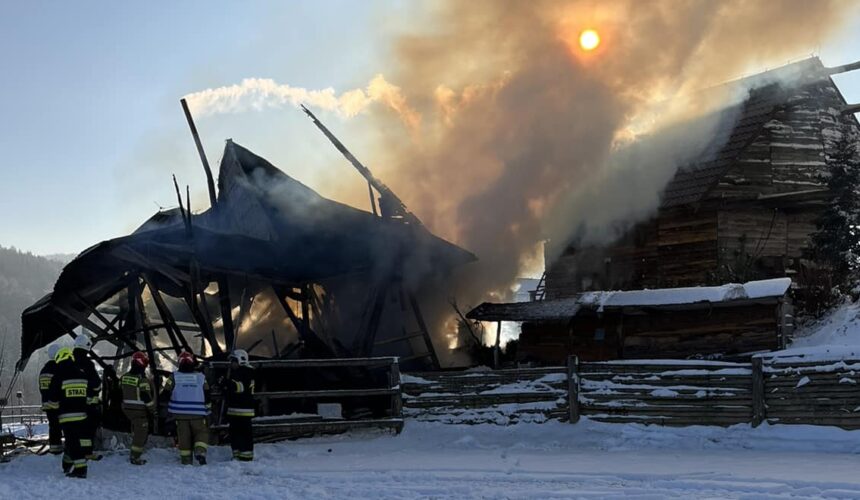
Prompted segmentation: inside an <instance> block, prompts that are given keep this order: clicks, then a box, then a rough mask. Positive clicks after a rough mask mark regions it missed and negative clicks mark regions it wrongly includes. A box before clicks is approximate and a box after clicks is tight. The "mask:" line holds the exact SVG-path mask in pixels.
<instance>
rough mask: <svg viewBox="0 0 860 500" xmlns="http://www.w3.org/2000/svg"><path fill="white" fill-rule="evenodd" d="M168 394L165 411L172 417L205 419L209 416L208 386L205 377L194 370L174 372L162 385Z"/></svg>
mask: <svg viewBox="0 0 860 500" xmlns="http://www.w3.org/2000/svg"><path fill="white" fill-rule="evenodd" d="M164 392H170V403H168V405H167V411H169V412H170V413H172V414H173V415H187V416H200V417H205V416H207V415H208V414H209V384H208V383H207V382H206V376H205V375H203V374H202V373H200V372H198V371H194V370H188V371H183V370H182V369H180V370H176V371H175V372H173V373H172V374H171V375H170V378H168V379H167V382H165V383H164Z"/></svg>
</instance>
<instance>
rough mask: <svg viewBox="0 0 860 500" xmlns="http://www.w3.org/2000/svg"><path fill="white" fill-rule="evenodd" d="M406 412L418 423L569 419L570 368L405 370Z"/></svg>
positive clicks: (404, 398) (504, 423) (404, 403)
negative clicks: (451, 370)
mask: <svg viewBox="0 0 860 500" xmlns="http://www.w3.org/2000/svg"><path fill="white" fill-rule="evenodd" d="M401 388H402V390H403V414H404V416H406V417H410V418H412V419H415V420H419V421H430V422H442V423H448V424H483V423H491V424H497V425H508V424H513V423H517V422H537V423H542V422H546V421H548V420H559V421H566V420H567V418H568V404H567V397H568V377H567V372H566V368H565V367H564V366H560V367H550V368H527V369H512V370H495V371H476V372H427V373H411V374H408V375H407V374H404V375H403V377H402V382H401Z"/></svg>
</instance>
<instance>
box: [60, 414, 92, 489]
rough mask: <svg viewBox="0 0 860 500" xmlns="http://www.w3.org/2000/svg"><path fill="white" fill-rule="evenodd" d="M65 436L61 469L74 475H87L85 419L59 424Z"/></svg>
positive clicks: (86, 429)
mask: <svg viewBox="0 0 860 500" xmlns="http://www.w3.org/2000/svg"><path fill="white" fill-rule="evenodd" d="M61 426H62V428H63V436H65V438H66V439H65V443H64V448H65V454H64V456H63V470H64V471H66V472H67V474H68V475H70V476H74V477H87V454H86V452H85V448H84V446H85V444H86V442H87V441H89V440H90V439H89V424H88V423H87V421H86V420H81V421H78V422H66V423H64V424H61Z"/></svg>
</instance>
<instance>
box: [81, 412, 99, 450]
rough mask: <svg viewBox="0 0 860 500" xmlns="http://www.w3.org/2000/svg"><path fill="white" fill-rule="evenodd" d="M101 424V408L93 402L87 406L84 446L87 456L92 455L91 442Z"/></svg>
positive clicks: (93, 440)
mask: <svg viewBox="0 0 860 500" xmlns="http://www.w3.org/2000/svg"><path fill="white" fill-rule="evenodd" d="M101 425H102V409H101V407H100V406H99V405H97V404H93V405H89V406H88V407H87V428H86V432H87V435H86V438H87V440H86V446H84V454H85V455H86V456H87V457H88V458H89V457H92V455H93V443H94V442H95V439H96V431H97V430H98V429H99V427H101Z"/></svg>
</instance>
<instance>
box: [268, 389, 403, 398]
mask: <svg viewBox="0 0 860 500" xmlns="http://www.w3.org/2000/svg"><path fill="white" fill-rule="evenodd" d="M399 392H400V389H396V388H395V389H389V388H387V387H385V388H378V389H331V390H324V391H269V392H258V393H256V394H254V397H255V398H256V399H263V398H268V399H300V398H319V399H328V398H351V397H366V396H391V395H394V394H397V393H399Z"/></svg>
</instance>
